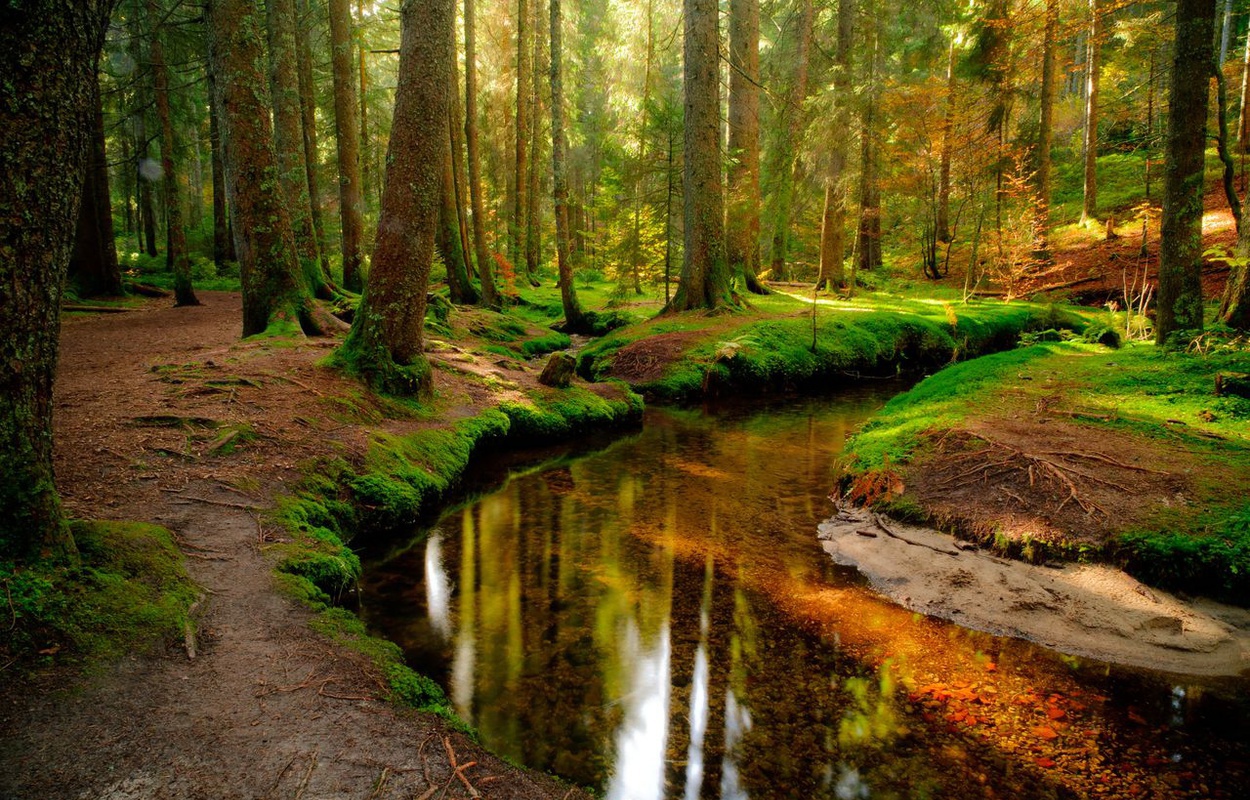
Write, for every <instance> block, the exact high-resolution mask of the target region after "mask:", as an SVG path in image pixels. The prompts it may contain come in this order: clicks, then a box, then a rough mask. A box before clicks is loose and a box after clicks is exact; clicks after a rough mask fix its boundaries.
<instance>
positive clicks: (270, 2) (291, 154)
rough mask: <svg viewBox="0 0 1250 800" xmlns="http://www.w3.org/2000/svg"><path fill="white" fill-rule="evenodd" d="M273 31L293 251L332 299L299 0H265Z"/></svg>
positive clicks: (276, 107)
mask: <svg viewBox="0 0 1250 800" xmlns="http://www.w3.org/2000/svg"><path fill="white" fill-rule="evenodd" d="M265 9H266V12H267V14H266V17H267V22H268V25H267V33H268V36H269V91H270V97H272V98H273V142H274V151H275V153H276V155H277V157H278V185H279V187H280V188H281V192H282V196H283V197H284V198H285V200H286V205H287V209H288V211H289V212H290V215H291V232H292V233H293V234H294V235H295V255H296V257H298V258H299V262H300V267H301V268H302V269H303V271H304V278H305V280H306V281H307V282H308V285H309V286H310V287H311V288H312V290H313V292H314V293H315V294H317V295H318V296H320V297H323V298H327V299H328V298H329V296H330V292H329V288H328V287H327V286H326V282H325V278H324V277H322V274H321V258H320V255H319V254H318V252H317V234H316V231H314V230H313V224H312V204H311V201H310V200H309V197H308V167H307V165H306V164H305V163H304V130H303V128H304V120H303V116H304V111H303V109H302V108H301V107H300V88H299V71H298V69H297V67H296V58H295V39H296V32H295V29H296V26H295V0H265Z"/></svg>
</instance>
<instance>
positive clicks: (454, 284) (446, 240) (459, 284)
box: [435, 40, 478, 306]
mask: <svg viewBox="0 0 1250 800" xmlns="http://www.w3.org/2000/svg"><path fill="white" fill-rule="evenodd" d="M453 44H454V40H451V41H448V45H449V46H450V45H453ZM448 63H454V60H453V59H452V57H450V56H449V57H448ZM448 88H449V91H448V96H450V95H451V94H452V91H451V87H448ZM448 111H450V103H449V104H448ZM452 127H453V123H452V122H451V119H450V115H448V125H447V136H446V139H447V154H446V156H445V157H444V158H443V165H444V166H443V185H442V187H441V188H442V191H441V192H440V195H441V198H442V204H441V207H440V209H439V212H438V224H439V231H438V237H437V239H436V242H435V243H436V245H437V247H438V252H439V255H440V256H442V258H443V266H444V268H445V269H446V271H447V290H448V294H449V296H450V298H451V302H453V303H455V304H456V305H458V306H462V305H466V304H470V303H476V302H477V301H478V297H477V290H476V289H474V288H473V284H472V283H471V282H470V281H469V271H468V268H467V267H466V266H465V263H464V260H465V252H464V239H463V238H462V237H461V236H460V212H459V211H458V210H457V209H456V177H455V175H454V174H453V171H452V166H451V162H452V146H451V128H452Z"/></svg>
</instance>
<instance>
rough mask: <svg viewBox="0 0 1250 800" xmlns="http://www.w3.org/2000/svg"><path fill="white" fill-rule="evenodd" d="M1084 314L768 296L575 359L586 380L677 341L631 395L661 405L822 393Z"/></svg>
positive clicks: (655, 323)
mask: <svg viewBox="0 0 1250 800" xmlns="http://www.w3.org/2000/svg"><path fill="white" fill-rule="evenodd" d="M1084 325H1085V318H1084V316H1083V314H1082V312H1080V311H1078V310H1076V309H1072V308H1068V307H1061V306H1042V305H1036V304H1029V303H976V304H972V305H967V306H965V305H961V304H956V303H953V302H947V301H943V300H936V299H930V300H918V299H912V298H903V297H898V296H894V295H884V294H878V295H874V296H872V297H868V298H856V299H854V300H839V299H832V300H831V299H821V300H820V302H819V303H817V304H816V306H815V319H814V320H813V305H812V304H811V303H810V302H806V301H804V300H803V299H800V298H796V297H790V296H787V295H784V294H781V293H774V294H772V295H768V296H766V297H762V298H759V299H758V300H755V301H754V304H753V307H752V308H751V309H749V310H747V311H745V312H742V313H740V314H735V315H710V316H709V315H706V314H697V313H691V314H681V315H673V316H668V317H662V318H657V319H655V320H651V321H649V322H647V323H643V324H641V325H636V326H631V327H629V328H626V329H623V330H620V331H617V332H614V333H613V334H611V335H609V336H607V337H605V338H604V339H602V340H600V341H599V342H597V343H595V344H592V345H590V346H588V347H587V348H586V349H584V350H583V351H582V352H581V354H580V355H579V359H578V370H579V372H580V373H581V374H582V375H583V376H584V377H587V378H602V377H604V376H606V375H608V374H610V373H611V370H612V364H613V360H614V358H615V357H616V356H617V354H618V353H619V352H620V350H621V349H622V348H624V347H626V346H628V345H631V344H633V343H634V342H637V341H639V340H641V339H645V338H647V337H653V336H660V335H663V334H677V333H684V334H686V336H687V338H688V342H687V344H685V346H684V347H685V349H684V352H682V353H681V354H680V355H679V356H678V357H677V358H676V359H675V360H673V361H672V363H670V364H669V365H668V366H667V368H666V370H665V372H664V374H663V375H662V376H661V377H659V378H658V379H655V380H647V381H644V382H640V383H639V384H637V385H636V386H635V388H636V389H639V390H640V391H643V392H644V393H646V394H647V395H649V396H652V397H656V398H658V399H660V400H662V401H682V400H689V399H692V398H694V397H698V396H701V395H704V394H709V393H716V392H718V391H735V392H743V391H755V392H758V391H769V390H791V389H801V388H806V387H810V386H814V385H818V384H819V385H829V384H830V383H832V382H836V381H839V380H843V379H845V378H847V377H851V378H858V377H859V376H860V375H862V374H869V375H889V374H895V373H898V372H905V371H917V370H923V369H930V368H933V367H935V366H940V365H942V364H946V363H949V362H951V361H956V360H960V359H963V358H967V357H969V356H973V355H978V354H981V353H985V352H991V351H994V350H1002V349H1005V348H1009V347H1013V346H1014V345H1015V344H1016V342H1017V341H1018V339H1019V337H1020V335H1021V333H1022V332H1025V331H1030V330H1045V329H1052V328H1063V329H1078V330H1079V329H1081V328H1083V327H1084Z"/></svg>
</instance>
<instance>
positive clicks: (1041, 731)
mask: <svg viewBox="0 0 1250 800" xmlns="http://www.w3.org/2000/svg"><path fill="white" fill-rule="evenodd" d="M1033 735H1034V736H1036V737H1038V738H1039V739H1045V740H1047V741H1050V740H1051V739H1058V738H1059V734H1057V733H1055V729H1054V728H1052V727H1050V726H1049V725H1038V726H1037V727H1036V728H1034V729H1033Z"/></svg>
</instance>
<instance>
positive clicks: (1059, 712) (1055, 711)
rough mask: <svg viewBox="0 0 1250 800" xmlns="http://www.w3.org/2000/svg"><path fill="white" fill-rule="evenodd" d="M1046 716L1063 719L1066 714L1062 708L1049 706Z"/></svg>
mask: <svg viewBox="0 0 1250 800" xmlns="http://www.w3.org/2000/svg"><path fill="white" fill-rule="evenodd" d="M1046 716H1048V717H1050V718H1051V719H1063V718H1064V717H1065V716H1066V715H1065V714H1064V712H1063V709H1062V708H1056V707H1055V706H1049V707H1047V709H1046Z"/></svg>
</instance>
